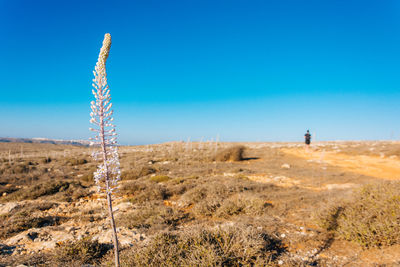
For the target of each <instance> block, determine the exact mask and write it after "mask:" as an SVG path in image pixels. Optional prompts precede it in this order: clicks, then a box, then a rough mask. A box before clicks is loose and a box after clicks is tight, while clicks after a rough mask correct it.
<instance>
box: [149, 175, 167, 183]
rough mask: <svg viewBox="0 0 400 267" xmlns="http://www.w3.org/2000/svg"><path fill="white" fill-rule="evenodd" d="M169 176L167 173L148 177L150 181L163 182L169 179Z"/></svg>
mask: <svg viewBox="0 0 400 267" xmlns="http://www.w3.org/2000/svg"><path fill="white" fill-rule="evenodd" d="M170 179H171V178H170V177H169V176H167V175H155V176H152V177H150V181H153V182H156V183H163V182H166V181H169V180H170Z"/></svg>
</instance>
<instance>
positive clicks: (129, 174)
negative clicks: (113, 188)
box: [121, 170, 139, 180]
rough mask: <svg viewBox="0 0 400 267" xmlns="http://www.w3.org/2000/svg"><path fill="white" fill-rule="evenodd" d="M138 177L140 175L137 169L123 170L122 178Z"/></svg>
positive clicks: (132, 178) (131, 178)
mask: <svg viewBox="0 0 400 267" xmlns="http://www.w3.org/2000/svg"><path fill="white" fill-rule="evenodd" d="M137 178H139V176H138V174H137V173H136V172H135V171H131V170H128V171H123V172H122V174H121V179H122V180H136V179H137Z"/></svg>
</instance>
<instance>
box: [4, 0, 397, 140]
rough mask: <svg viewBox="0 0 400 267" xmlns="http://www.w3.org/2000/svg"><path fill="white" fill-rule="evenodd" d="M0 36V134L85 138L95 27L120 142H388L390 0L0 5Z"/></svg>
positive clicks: (393, 75) (392, 65) (392, 75)
mask: <svg viewBox="0 0 400 267" xmlns="http://www.w3.org/2000/svg"><path fill="white" fill-rule="evenodd" d="M107 2H113V3H112V4H111V3H107ZM0 29H1V31H0V34H1V37H0V49H1V53H0V79H1V86H0V88H1V89H0V90H1V97H0V112H1V120H2V122H1V127H0V136H3V137H4V136H6V137H48V138H61V139H87V138H88V137H89V136H90V135H91V133H90V132H89V130H88V127H90V125H89V119H90V118H89V113H90V107H89V103H90V101H91V100H92V98H93V97H92V95H91V80H92V75H93V74H92V70H93V68H94V65H95V63H96V60H97V56H98V52H99V49H100V47H101V42H102V39H103V36H104V34H105V33H106V32H109V33H110V34H111V36H112V40H113V44H112V47H111V52H110V57H109V59H108V62H107V64H108V65H107V72H108V79H109V85H110V88H111V95H112V97H113V104H114V108H115V122H116V125H117V132H118V133H119V135H120V139H119V140H120V142H121V143H122V144H143V143H157V142H164V141H171V140H186V139H187V138H189V137H190V138H191V139H192V140H199V139H200V138H201V137H204V139H210V138H215V137H216V136H217V135H218V134H219V136H220V138H221V140H223V141H297V140H298V141H302V139H303V135H304V132H305V130H306V129H310V130H311V132H312V133H315V137H316V139H318V140H337V139H341V140H354V139H360V140H361V139H391V138H393V139H400V119H399V118H400V117H399V114H400V2H399V1H397V0H387V1H376V0H375V1H368V0H362V1H354V0H343V1H339V0H335V1H329V0H325V1H321V0H315V1H297V0H293V1H286V0H279V1H267V0H264V1H245V0H242V1H236V0H227V1H219V0H181V1H162V0H159V1H152V0H141V1H124V2H123V1H99V0H97V1H71V0H68V1H63V0H58V1H54V0H51V1H41V0H35V1H30V0H29V1H28V0H27V1H21V0H0Z"/></svg>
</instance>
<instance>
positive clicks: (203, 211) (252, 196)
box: [178, 177, 271, 217]
mask: <svg viewBox="0 0 400 267" xmlns="http://www.w3.org/2000/svg"><path fill="white" fill-rule="evenodd" d="M270 188H271V185H267V184H259V183H256V182H253V181H250V180H246V179H228V180H227V179H225V178H222V177H220V178H212V179H206V178H201V179H198V180H197V181H196V184H195V185H193V187H192V188H190V189H189V190H187V191H186V192H185V193H184V194H183V195H182V196H181V197H180V199H179V200H178V203H179V205H180V206H183V207H189V206H192V209H191V212H192V213H193V214H194V215H195V216H198V217H202V216H216V217H228V216H232V215H236V214H240V213H246V214H261V213H263V212H264V211H265V208H266V207H267V206H268V204H267V203H266V202H265V196H264V193H265V191H266V190H270ZM218 210H219V211H218ZM217 211H218V212H217Z"/></svg>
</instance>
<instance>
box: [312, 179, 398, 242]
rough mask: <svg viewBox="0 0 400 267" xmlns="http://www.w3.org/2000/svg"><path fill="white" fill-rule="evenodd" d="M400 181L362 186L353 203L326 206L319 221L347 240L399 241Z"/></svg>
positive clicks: (319, 216)
mask: <svg viewBox="0 0 400 267" xmlns="http://www.w3.org/2000/svg"><path fill="white" fill-rule="evenodd" d="M399 206H400V184H399V183H382V184H374V185H366V186H364V187H362V188H361V189H360V190H359V191H358V192H357V194H356V195H355V197H354V200H353V201H351V202H346V203H342V204H341V205H335V206H331V207H329V208H327V209H326V210H325V211H323V212H322V213H320V214H319V215H318V216H317V218H318V220H317V222H318V224H319V225H320V226H321V227H322V228H324V229H326V230H328V231H331V232H333V233H334V234H336V235H337V236H339V237H340V238H343V239H345V240H349V241H353V242H356V243H358V244H360V245H361V246H363V247H366V248H368V247H381V246H390V245H394V244H400V221H399V218H400V209H399Z"/></svg>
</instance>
